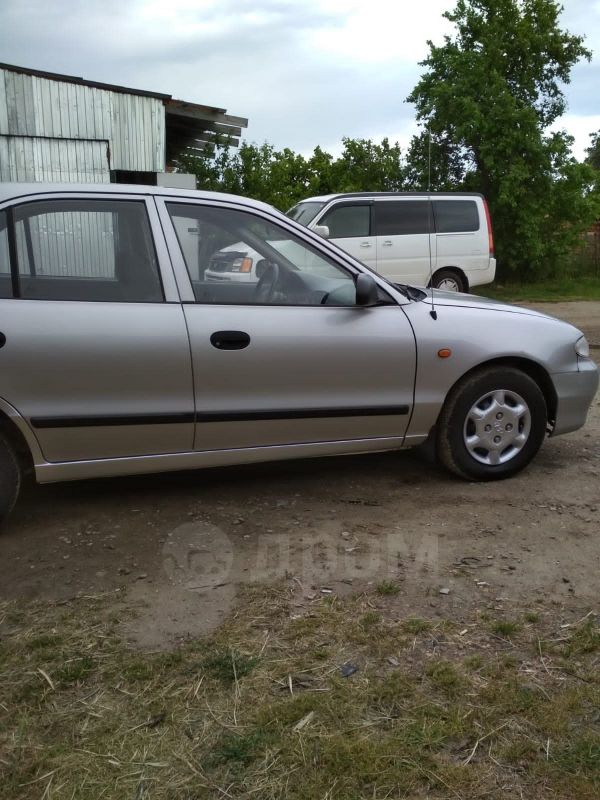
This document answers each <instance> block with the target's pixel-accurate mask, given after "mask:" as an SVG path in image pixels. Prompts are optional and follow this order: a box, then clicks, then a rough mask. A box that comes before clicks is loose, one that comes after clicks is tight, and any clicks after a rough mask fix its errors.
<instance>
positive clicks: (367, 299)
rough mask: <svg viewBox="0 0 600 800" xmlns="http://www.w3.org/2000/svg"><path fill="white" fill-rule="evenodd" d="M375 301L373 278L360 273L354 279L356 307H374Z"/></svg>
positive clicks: (376, 297) (375, 293)
mask: <svg viewBox="0 0 600 800" xmlns="http://www.w3.org/2000/svg"><path fill="white" fill-rule="evenodd" d="M377 300H378V292H377V284H376V283H375V280H374V278H373V276H372V275H367V274H366V273H364V272H361V274H360V275H358V277H357V278H356V305H357V306H375V305H377Z"/></svg>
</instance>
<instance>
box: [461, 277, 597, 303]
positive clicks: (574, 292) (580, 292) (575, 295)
mask: <svg viewBox="0 0 600 800" xmlns="http://www.w3.org/2000/svg"><path fill="white" fill-rule="evenodd" d="M473 293H474V294H478V295H480V296H481V297H492V298H494V299H495V300H504V301H506V302H508V303H516V302H531V303H544V302H555V303H556V302H560V301H568V300H600V275H598V276H596V277H593V276H580V277H563V278H552V279H549V280H547V281H543V282H539V283H493V284H490V285H486V286H476V287H475V288H474V289H473Z"/></svg>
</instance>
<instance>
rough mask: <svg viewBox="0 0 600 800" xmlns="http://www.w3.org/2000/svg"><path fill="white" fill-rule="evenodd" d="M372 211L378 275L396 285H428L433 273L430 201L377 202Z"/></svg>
mask: <svg viewBox="0 0 600 800" xmlns="http://www.w3.org/2000/svg"><path fill="white" fill-rule="evenodd" d="M373 209H374V231H375V234H376V242H377V271H378V272H379V273H380V274H381V275H384V276H385V277H386V278H389V279H390V280H393V281H399V282H402V281H404V282H406V283H416V284H418V285H426V284H427V283H429V274H430V269H431V268H433V266H434V263H433V257H434V254H433V253H432V252H431V238H432V237H431V230H432V212H431V205H430V203H429V199H428V198H427V197H421V198H406V199H405V198H397V199H396V198H394V199H386V200H375V203H374V206H373Z"/></svg>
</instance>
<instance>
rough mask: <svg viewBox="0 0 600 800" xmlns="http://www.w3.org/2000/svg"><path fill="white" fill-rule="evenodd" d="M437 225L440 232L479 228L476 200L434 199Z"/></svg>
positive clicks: (464, 231)
mask: <svg viewBox="0 0 600 800" xmlns="http://www.w3.org/2000/svg"><path fill="white" fill-rule="evenodd" d="M433 212H434V214H435V227H436V230H437V232H438V233H466V232H469V231H478V230H479V214H478V212H477V203H476V202H475V200H434V201H433Z"/></svg>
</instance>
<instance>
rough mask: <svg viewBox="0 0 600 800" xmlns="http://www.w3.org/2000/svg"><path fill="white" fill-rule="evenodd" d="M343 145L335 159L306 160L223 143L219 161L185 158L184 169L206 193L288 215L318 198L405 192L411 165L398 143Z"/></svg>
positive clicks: (316, 155)
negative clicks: (266, 205)
mask: <svg viewBox="0 0 600 800" xmlns="http://www.w3.org/2000/svg"><path fill="white" fill-rule="evenodd" d="M343 144H344V149H343V151H342V153H341V155H340V156H339V158H337V159H334V157H333V156H332V155H331V154H330V153H327V152H325V151H324V150H322V149H321V148H320V147H316V148H315V150H314V152H313V154H312V155H311V156H310V157H308V158H305V157H304V156H303V155H301V154H300V153H295V152H294V151H293V150H290V149H289V148H287V147H286V148H284V149H283V150H275V148H274V147H273V146H272V145H270V144H268V143H267V142H265V143H264V144H262V145H257V144H246V143H243V144H242V145H241V147H240V148H239V149H238V150H234V149H232V148H230V147H229V146H228V145H227V143H226V142H223V143H222V144H221V145H220V146H218V147H217V149H216V152H215V153H214V157H213V153H212V152H206V153H205V154H203V155H201V156H193V157H190V156H183V157H182V158H181V159H180V162H179V164H178V166H180V167H181V168H182V169H184V170H186V171H189V172H193V173H194V174H195V175H196V177H197V180H198V188H200V189H208V190H212V191H219V192H232V193H234V194H241V195H245V196H247V197H253V198H254V199H256V200H263V201H265V202H267V203H271V204H272V205H274V206H276V207H277V208H279V209H281V210H283V211H286V210H287V209H288V208H290V207H291V206H293V205H294V204H295V203H297V202H299V201H300V200H303V199H305V198H306V197H311V196H314V195H322V194H329V193H331V192H360V191H373V192H376V191H382V192H383V191H398V190H400V189H402V188H404V184H405V176H406V165H405V163H404V161H403V158H402V153H401V150H400V146H399V145H398V143H396V144H393V145H392V144H390V142H389V140H388V139H383V141H382V142H381V143H380V144H377V143H375V142H373V141H372V140H371V139H348V138H346V139H344V140H343Z"/></svg>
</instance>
